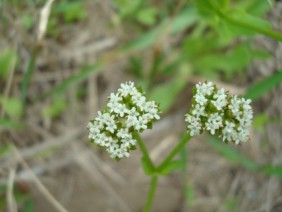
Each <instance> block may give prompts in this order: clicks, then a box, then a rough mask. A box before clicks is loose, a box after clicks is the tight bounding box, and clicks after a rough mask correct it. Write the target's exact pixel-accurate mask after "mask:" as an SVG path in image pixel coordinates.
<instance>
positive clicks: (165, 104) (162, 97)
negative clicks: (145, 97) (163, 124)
mask: <svg viewBox="0 0 282 212" xmlns="http://www.w3.org/2000/svg"><path fill="white" fill-rule="evenodd" d="M185 85H186V81H185V80H184V79H180V78H175V79H173V80H171V81H169V82H167V83H163V84H161V85H158V86H155V87H154V88H153V90H152V91H151V93H150V94H149V98H150V99H154V101H156V102H159V103H160V110H161V111H162V112H167V111H168V110H169V109H170V108H171V106H172V105H173V103H174V100H175V98H176V97H177V95H178V94H179V93H180V91H181V90H182V89H183V88H184V86H185Z"/></svg>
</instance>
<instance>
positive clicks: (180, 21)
mask: <svg viewBox="0 0 282 212" xmlns="http://www.w3.org/2000/svg"><path fill="white" fill-rule="evenodd" d="M196 19H197V14H196V11H195V8H193V7H189V8H187V9H185V10H183V11H182V12H180V13H179V14H178V15H176V16H175V17H174V18H173V19H169V18H166V19H164V20H163V21H162V22H161V23H160V24H159V26H157V27H155V28H154V29H152V30H151V31H149V32H147V33H144V34H142V35H140V36H139V37H138V38H137V39H135V40H133V41H131V42H128V43H127V44H126V45H125V46H124V47H123V48H122V49H121V50H122V51H125V52H127V51H133V50H135V51H136V50H142V49H145V48H147V47H150V46H152V45H154V44H155V43H156V42H158V41H159V40H160V38H161V36H162V35H163V33H167V34H175V33H179V32H181V31H183V30H185V29H186V28H187V27H190V26H192V25H193V24H194V23H195V21H196Z"/></svg>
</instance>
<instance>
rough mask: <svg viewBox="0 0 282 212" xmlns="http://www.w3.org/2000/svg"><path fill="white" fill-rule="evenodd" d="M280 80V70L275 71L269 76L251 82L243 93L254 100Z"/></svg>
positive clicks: (281, 78) (281, 77) (281, 75)
mask: <svg viewBox="0 0 282 212" xmlns="http://www.w3.org/2000/svg"><path fill="white" fill-rule="evenodd" d="M281 81H282V71H281V70H280V71H277V72H275V73H273V74H272V75H271V76H269V77H267V78H265V79H263V80H261V81H259V82H257V83H255V84H253V85H252V86H251V87H250V88H249V89H248V90H247V92H246V93H245V95H244V97H245V98H248V99H252V100H256V99H258V98H259V97H261V96H262V95H263V94H264V93H266V92H269V91H270V90H271V89H273V88H274V87H275V86H277V85H279V84H280V83H281Z"/></svg>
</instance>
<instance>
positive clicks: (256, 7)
mask: <svg viewBox="0 0 282 212" xmlns="http://www.w3.org/2000/svg"><path fill="white" fill-rule="evenodd" d="M236 6H237V7H239V8H240V9H243V10H244V11H246V12H248V13H249V14H251V15H255V16H262V15H263V14H265V13H266V12H267V11H269V10H270V9H271V5H270V2H269V0H267V1H261V0H248V1H241V2H239V3H238V4H237V5H236Z"/></svg>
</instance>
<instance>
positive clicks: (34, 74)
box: [0, 0, 282, 212]
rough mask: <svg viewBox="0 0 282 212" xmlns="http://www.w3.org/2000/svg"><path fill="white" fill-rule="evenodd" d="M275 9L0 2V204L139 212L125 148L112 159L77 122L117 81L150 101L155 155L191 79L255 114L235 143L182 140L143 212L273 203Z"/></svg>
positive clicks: (128, 0)
mask: <svg viewBox="0 0 282 212" xmlns="http://www.w3.org/2000/svg"><path fill="white" fill-rule="evenodd" d="M281 14H282V2H281V1H276V2H275V1H270V0H269V1H268V0H233V1H232V0H230V1H228V0H197V1H193V0H163V1H159V0H134V1H133V0H95V1H94V0H54V1H52V0H49V1H47V0H0V91H1V92H0V211H12V212H13V211H25V212H32V211H34V212H39V211H40V212H50V211H83V212H88V211H89V212H93V211H105V212H112V211H113V212H116V211H122V212H126V211H134V212H135V211H141V210H142V207H143V205H144V202H145V199H146V195H147V192H148V188H149V180H150V179H149V177H147V176H146V175H144V173H143V171H142V168H141V165H140V157H141V154H140V152H139V149H138V148H137V150H136V151H134V152H132V154H131V156H130V158H128V159H123V160H121V161H115V160H113V159H111V158H110V157H109V156H108V154H107V153H106V151H103V150H102V149H99V148H97V147H96V146H95V145H94V144H89V142H88V138H87V137H88V132H87V129H86V126H87V123H88V121H89V120H90V119H94V118H95V116H96V114H97V111H98V110H100V109H103V107H104V106H105V104H106V100H107V96H108V95H109V94H110V93H111V92H115V91H116V90H117V89H118V87H119V85H120V83H121V82H125V81H129V80H131V81H134V82H135V83H136V84H138V85H140V86H142V88H143V89H144V91H145V92H146V94H147V97H148V98H150V99H152V100H155V101H156V102H160V106H161V110H162V114H161V117H162V118H161V120H160V121H158V122H157V123H155V124H154V127H153V130H148V131H145V132H144V133H143V134H142V137H143V138H144V140H145V142H146V144H147V146H148V148H149V150H150V154H151V156H152V158H153V160H154V162H155V163H159V162H160V161H161V160H162V159H164V158H165V156H166V155H167V153H168V152H169V151H170V150H171V149H172V148H173V147H174V146H175V145H176V143H177V142H178V140H179V138H180V136H181V134H182V132H183V131H184V130H185V124H184V117H183V116H184V114H185V113H186V112H187V111H188V110H189V107H190V105H191V97H192V86H193V85H194V84H195V83H197V82H199V81H205V80H212V81H213V82H215V83H216V84H217V86H218V87H224V88H225V89H226V90H229V91H230V93H233V94H238V95H244V96H245V97H248V98H251V99H252V100H253V107H254V111H255V118H254V123H253V129H252V133H251V140H250V142H248V143H244V144H242V145H240V146H236V145H233V144H228V145H225V144H224V143H222V142H221V141H218V140H215V139H214V138H211V137H209V136H207V135H202V136H198V137H195V138H193V139H192V140H191V141H190V143H189V144H188V145H187V147H186V149H184V150H182V151H181V152H180V153H179V155H178V157H179V158H180V160H181V161H182V165H181V169H178V170H176V171H175V172H173V173H171V174H169V175H168V176H166V177H162V178H160V182H159V187H158V189H157V192H156V197H155V201H154V203H153V208H152V211H162V212H166V211H168V212H178V211H197V212H198V211H200V212H202V211H203V212H205V211H207V212H209V211H220V212H225V211H228V212H229V211H231V212H232V211H234V212H235V211H242V212H246V211H252V212H259V211H272V212H279V211H282V181H281V179H282V167H281V165H282V107H281V105H282V86H281V81H282V72H281V70H282V45H281V41H282V36H281V34H279V32H280V33H282V15H281ZM63 208H64V209H63Z"/></svg>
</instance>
